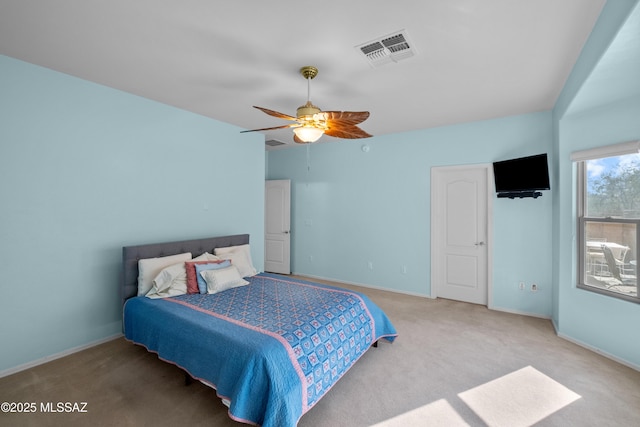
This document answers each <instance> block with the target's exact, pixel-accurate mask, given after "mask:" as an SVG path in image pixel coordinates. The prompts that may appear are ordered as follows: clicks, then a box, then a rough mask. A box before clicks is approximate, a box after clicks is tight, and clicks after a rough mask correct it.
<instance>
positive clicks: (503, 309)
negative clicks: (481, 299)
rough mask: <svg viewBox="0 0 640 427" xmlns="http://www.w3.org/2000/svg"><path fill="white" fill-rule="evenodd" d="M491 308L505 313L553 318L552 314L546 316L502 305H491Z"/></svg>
mask: <svg viewBox="0 0 640 427" xmlns="http://www.w3.org/2000/svg"><path fill="white" fill-rule="evenodd" d="M489 309H491V310H495V311H503V312H505V313H511V314H519V315H520V316H528V317H537V318H539V319H546V320H551V316H546V315H544V314H538V313H529V312H527V311H521V310H512V309H510V308H502V307H496V306H491V307H489Z"/></svg>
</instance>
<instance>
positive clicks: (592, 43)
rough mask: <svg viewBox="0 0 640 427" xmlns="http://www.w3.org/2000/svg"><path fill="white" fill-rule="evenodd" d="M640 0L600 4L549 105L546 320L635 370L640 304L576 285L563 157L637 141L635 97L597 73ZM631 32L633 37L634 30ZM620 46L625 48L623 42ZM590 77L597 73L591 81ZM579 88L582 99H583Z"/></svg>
mask: <svg viewBox="0 0 640 427" xmlns="http://www.w3.org/2000/svg"><path fill="white" fill-rule="evenodd" d="M639 4H640V2H639V1H638V0H620V1H616V2H611V1H609V2H607V3H606V5H605V7H604V9H603V11H602V13H601V15H600V18H599V19H598V22H597V24H596V26H595V28H594V30H593V31H592V34H591V36H590V37H589V40H588V41H587V44H586V45H585V47H584V49H583V51H582V53H581V56H580V58H579V59H578V62H577V63H576V66H575V67H574V70H573V71H572V73H571V76H570V77H569V80H568V81H567V84H566V85H565V87H564V89H563V92H562V94H561V95H560V98H559V100H558V102H557V104H556V108H555V109H554V139H555V144H554V146H555V150H556V158H557V162H556V164H555V171H554V172H555V174H556V176H557V180H556V181H557V183H558V185H557V189H558V191H557V192H555V193H554V243H553V245H554V266H553V271H554V273H553V277H554V291H555V294H554V307H553V321H554V324H555V327H556V330H557V331H558V334H559V335H561V336H564V337H567V338H569V339H572V340H575V341H577V342H580V343H582V344H583V345H586V346H588V347H591V348H594V349H597V350H599V351H602V352H604V353H606V354H608V355H610V356H612V357H614V358H617V359H619V360H621V361H623V362H625V363H627V364H630V365H633V366H635V367H637V368H640V339H639V337H640V334H639V332H638V325H639V324H640V305H638V304H634V303H631V302H627V301H621V300H618V299H615V298H611V297H607V296H604V295H600V294H596V293H593V292H589V291H585V290H582V289H578V288H577V287H576V283H577V277H576V276H577V270H576V267H575V266H576V259H577V255H576V252H577V251H576V221H575V212H576V210H575V207H576V199H575V197H576V196H575V194H576V192H575V185H576V183H575V171H574V166H573V164H572V162H571V161H570V154H571V152H573V151H577V150H584V149H588V148H593V147H598V146H604V145H610V144H615V143H619V142H626V141H631V140H638V139H640V119H639V118H640V96H637V95H636V96H631V97H629V98H627V99H620V100H618V101H616V102H611V98H610V95H609V93H614V92H615V93H624V91H621V90H620V88H619V85H621V84H625V82H624V81H621V80H620V79H618V78H616V79H613V80H612V79H606V78H601V77H602V75H601V74H598V73H597V71H598V67H599V65H603V64H602V62H603V61H607V51H608V50H609V49H614V50H615V49H619V48H620V46H618V47H616V46H615V43H616V37H617V35H618V34H619V31H620V30H621V29H622V28H624V26H625V23H626V22H627V19H628V17H629V15H630V14H632V13H633V11H634V9H635V14H636V17H637V14H638V13H640V11H639V10H638V7H640V6H638V5H639ZM635 22H636V23H637V22H638V21H637V19H636V21H635ZM636 25H637V24H636ZM627 30H628V29H627ZM631 32H632V34H635V35H636V37H637V34H638V29H637V27H636V28H634V29H631ZM624 48H626V49H628V45H626V42H625V46H624ZM627 56H628V55H627ZM635 56H636V57H637V52H636V53H635ZM617 59H619V58H617ZM634 64H635V65H634ZM620 65H622V66H624V65H625V64H624V62H622V63H619V64H618V66H620ZM632 66H635V67H637V66H638V63H637V62H632ZM638 72H640V69H639V70H638ZM638 72H637V73H635V75H634V76H635V77H634V78H635V79H637V78H638V77H637V76H638V75H639V74H638ZM594 75H599V76H600V77H599V78H595V79H591V78H590V77H591V76H594ZM628 83H629V89H630V91H629V92H627V93H635V94H637V91H635V90H633V89H634V88H637V80H633V81H631V82H628ZM610 85H613V86H610ZM607 89H611V90H607ZM585 91H587V92H586V93H588V95H587V96H583V95H584V93H585ZM597 93H600V94H603V95H604V96H605V97H606V101H603V102H602V103H601V104H600V105H598V103H597V102H596V101H597V99H595V97H594V96H593V94H597ZM580 99H582V100H584V101H585V103H586V104H588V106H589V108H588V109H585V105H582V104H581V102H579V101H576V100H580ZM576 111H577V112H578V113H575V112H576Z"/></svg>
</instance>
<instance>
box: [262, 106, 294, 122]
mask: <svg viewBox="0 0 640 427" xmlns="http://www.w3.org/2000/svg"><path fill="white" fill-rule="evenodd" d="M253 108H257V109H258V110H260V111H262V112H264V113H267V114H268V115H270V116H273V117H277V118H279V119H285V120H298V119H297V118H295V117H293V116H290V115H288V114H284V113H279V112H278V111H274V110H269V109H268V108H262V107H257V106H255V105H254V106H253Z"/></svg>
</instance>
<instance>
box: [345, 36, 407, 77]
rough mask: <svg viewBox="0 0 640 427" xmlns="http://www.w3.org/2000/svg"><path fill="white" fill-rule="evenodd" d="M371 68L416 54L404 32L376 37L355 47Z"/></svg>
mask: <svg viewBox="0 0 640 427" xmlns="http://www.w3.org/2000/svg"><path fill="white" fill-rule="evenodd" d="M356 49H358V50H359V51H360V52H361V53H362V54H363V55H364V56H365V58H366V59H367V61H368V62H369V64H370V65H371V66H372V67H374V68H375V67H378V66H380V65H384V64H389V63H391V62H398V61H400V60H403V59H407V58H410V57H412V56H414V55H415V54H416V50H415V47H414V46H413V43H412V42H410V40H409V36H408V35H407V32H406V31H405V30H400V31H396V32H395V33H392V34H389V35H387V36H383V37H378V38H377V39H375V40H371V41H368V42H366V43H363V44H361V45H358V46H356Z"/></svg>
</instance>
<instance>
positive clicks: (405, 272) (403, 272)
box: [402, 265, 407, 274]
mask: <svg viewBox="0 0 640 427" xmlns="http://www.w3.org/2000/svg"><path fill="white" fill-rule="evenodd" d="M402 274H407V266H406V265H403V266H402Z"/></svg>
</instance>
